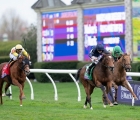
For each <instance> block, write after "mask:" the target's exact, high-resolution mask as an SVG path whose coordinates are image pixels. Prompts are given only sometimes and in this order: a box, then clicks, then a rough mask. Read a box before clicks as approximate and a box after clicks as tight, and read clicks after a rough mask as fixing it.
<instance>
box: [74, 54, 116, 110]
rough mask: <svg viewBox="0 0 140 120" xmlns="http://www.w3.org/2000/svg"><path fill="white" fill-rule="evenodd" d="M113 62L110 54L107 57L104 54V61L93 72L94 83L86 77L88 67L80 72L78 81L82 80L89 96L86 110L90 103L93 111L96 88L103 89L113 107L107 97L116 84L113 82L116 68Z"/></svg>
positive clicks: (86, 101)
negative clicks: (92, 102)
mask: <svg viewBox="0 0 140 120" xmlns="http://www.w3.org/2000/svg"><path fill="white" fill-rule="evenodd" d="M113 62H114V60H113V58H112V56H111V55H110V54H107V55H106V54H103V57H102V59H101V60H100V61H99V63H98V64H97V65H96V67H95V68H94V70H93V71H92V78H93V80H92V81H91V80H88V79H86V78H85V77H84V74H85V72H86V66H84V67H82V68H81V69H79V70H78V72H77V75H76V79H77V80H78V79H80V81H81V83H82V84H83V86H84V89H85V92H86V95H87V96H86V100H85V104H84V108H86V107H87V103H89V105H90V109H93V108H92V105H91V94H92V93H93V90H94V88H95V87H99V88H101V89H102V91H103V94H104V95H106V99H107V101H108V103H109V104H110V106H112V105H113V104H112V103H111V102H110V100H109V99H108V97H107V93H108V92H109V91H110V89H111V87H112V84H114V83H113V80H112V79H113V78H112V71H113V68H114V64H113ZM104 86H106V90H105V87H104ZM103 103H104V99H103Z"/></svg>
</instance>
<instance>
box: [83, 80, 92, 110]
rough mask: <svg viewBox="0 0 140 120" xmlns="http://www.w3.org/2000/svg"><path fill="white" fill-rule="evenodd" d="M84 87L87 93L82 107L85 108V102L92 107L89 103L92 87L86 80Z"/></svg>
mask: <svg viewBox="0 0 140 120" xmlns="http://www.w3.org/2000/svg"><path fill="white" fill-rule="evenodd" d="M84 88H85V92H86V95H87V96H86V100H85V104H84V108H87V103H89V106H90V109H93V108H92V105H91V94H92V93H93V89H94V87H93V86H91V85H90V84H89V83H88V82H86V84H85V85H84Z"/></svg>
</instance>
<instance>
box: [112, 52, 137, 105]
mask: <svg viewBox="0 0 140 120" xmlns="http://www.w3.org/2000/svg"><path fill="white" fill-rule="evenodd" d="M114 65H115V68H114V72H113V80H114V82H115V84H116V85H118V86H120V85H121V86H123V87H125V88H126V89H128V90H129V91H130V93H131V94H132V96H133V97H134V99H135V100H137V97H136V95H135V93H134V92H133V90H132V88H131V86H130V84H129V82H128V81H127V80H126V72H129V71H131V59H130V54H128V53H124V54H123V55H122V56H121V58H120V59H119V60H118V61H116V62H115V63H114ZM117 91H118V90H117V89H115V99H114V98H112V99H113V100H114V101H113V102H114V105H117V104H118V103H117Z"/></svg>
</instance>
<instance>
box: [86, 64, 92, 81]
mask: <svg viewBox="0 0 140 120" xmlns="http://www.w3.org/2000/svg"><path fill="white" fill-rule="evenodd" d="M88 67H89V66H88V65H87V66H86V71H85V74H84V78H85V79H88V80H92V74H91V73H92V72H91V71H92V70H93V68H94V67H93V68H92V69H91V70H90V75H89V74H88V71H87V70H88Z"/></svg>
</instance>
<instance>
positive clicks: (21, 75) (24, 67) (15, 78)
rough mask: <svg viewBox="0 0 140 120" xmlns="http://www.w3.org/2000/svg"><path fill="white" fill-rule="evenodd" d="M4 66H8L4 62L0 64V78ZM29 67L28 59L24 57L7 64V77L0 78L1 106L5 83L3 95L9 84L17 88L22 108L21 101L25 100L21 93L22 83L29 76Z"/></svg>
mask: <svg viewBox="0 0 140 120" xmlns="http://www.w3.org/2000/svg"><path fill="white" fill-rule="evenodd" d="M5 64H9V63H7V62H5V63H1V64H0V76H2V68H3V66H4V65H5ZM29 65H30V61H29V59H28V58H26V57H24V56H21V57H19V58H18V59H17V60H16V61H12V62H11V63H10V64H9V67H10V69H9V70H10V74H9V75H8V76H5V77H4V78H2V77H0V100H1V104H3V101H2V88H3V84H4V82H7V84H6V86H5V93H6V91H7V89H8V87H9V86H10V85H11V84H13V85H15V86H17V87H19V90H20V95H19V99H20V106H22V99H24V98H25V95H24V92H23V89H24V83H25V81H26V76H27V75H29V74H30V68H29Z"/></svg>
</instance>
